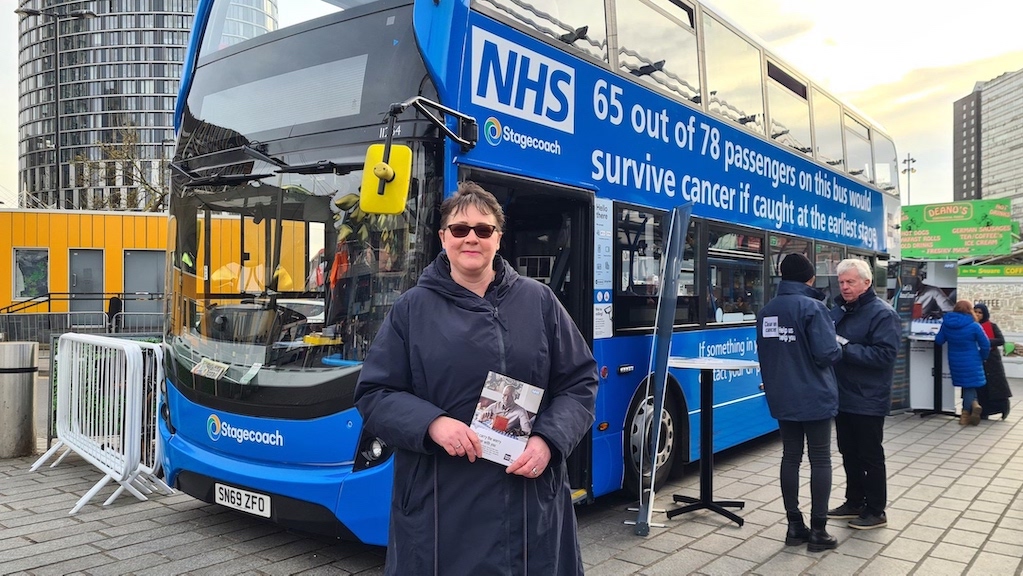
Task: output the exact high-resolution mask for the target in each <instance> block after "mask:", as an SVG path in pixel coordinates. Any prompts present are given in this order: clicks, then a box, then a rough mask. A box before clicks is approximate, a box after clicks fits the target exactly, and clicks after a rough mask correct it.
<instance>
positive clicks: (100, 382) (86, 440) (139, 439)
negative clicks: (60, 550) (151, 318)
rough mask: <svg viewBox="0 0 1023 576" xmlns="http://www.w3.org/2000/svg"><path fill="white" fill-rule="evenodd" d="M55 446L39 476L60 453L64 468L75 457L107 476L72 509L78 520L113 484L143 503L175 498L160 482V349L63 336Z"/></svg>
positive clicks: (99, 338) (40, 461)
mask: <svg viewBox="0 0 1023 576" xmlns="http://www.w3.org/2000/svg"><path fill="white" fill-rule="evenodd" d="M57 354H58V358H57V366H58V369H57V420H56V424H57V443H56V444H54V445H53V446H52V447H51V448H50V449H49V450H47V452H46V453H45V454H43V455H42V456H41V457H40V458H39V459H38V460H36V462H35V463H34V464H33V465H32V467H31V470H36V469H38V468H39V467H40V466H42V465H43V464H44V463H45V462H46V461H47V460H49V459H50V458H51V457H52V456H53V455H54V454H56V453H57V452H58V451H59V450H60V449H61V448H65V451H64V453H63V454H62V455H61V456H60V457H59V458H57V460H56V461H55V462H54V463H53V464H51V467H53V466H56V465H57V464H59V463H60V462H61V461H62V460H63V459H64V458H65V457H66V456H67V455H68V454H69V453H70V452H75V453H76V454H78V455H79V456H81V457H82V458H84V459H85V460H86V461H88V462H89V463H91V464H92V465H94V466H96V467H97V468H99V469H100V470H101V471H102V472H104V476H103V478H102V479H101V480H100V481H99V482H97V483H96V485H94V486H93V487H92V488H91V489H90V490H89V491H88V492H87V493H86V494H85V495H84V496H82V498H81V499H80V500H79V501H78V502H77V503H76V504H75V506H74V507H73V508H72V509H71V512H70V513H71V514H74V513H76V512H78V511H79V510H80V509H81V508H82V506H84V505H85V504H86V503H87V502H89V500H91V499H92V498H93V497H94V496H95V495H96V494H97V493H98V492H99V491H100V490H101V489H102V488H103V487H104V486H106V485H107V484H108V483H109V482H110V481H111V480H113V481H115V482H117V483H118V484H119V485H120V486H119V487H118V488H117V490H115V491H114V493H113V494H112V495H111V496H110V497H109V498H108V499H107V500H106V502H104V503H103V505H104V506H106V505H109V504H110V503H111V502H113V501H114V500H115V499H116V498H117V497H118V496H119V495H121V493H122V492H124V491H125V490H127V491H128V492H130V493H131V494H133V495H134V496H135V497H136V498H138V499H139V500H147V498H146V494H152V493H154V492H160V493H163V494H172V493H173V490H171V489H170V487H168V486H167V484H165V483H164V482H163V481H162V480H160V478H159V477H158V472H159V463H160V456H161V446H160V445H159V442H158V440H157V434H156V430H155V422H156V407H157V405H158V404H157V402H158V400H159V399H158V398H157V396H158V394H159V389H160V388H159V385H160V382H161V381H162V380H163V377H164V376H163V354H162V352H161V348H160V345H158V344H150V343H146V342H135V341H129V340H122V339H117V338H108V337H105V336H96V335H89V334H72V333H68V334H64V335H63V336H61V337H60V339H59V340H58V350H57Z"/></svg>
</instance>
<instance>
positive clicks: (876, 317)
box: [828, 258, 901, 530]
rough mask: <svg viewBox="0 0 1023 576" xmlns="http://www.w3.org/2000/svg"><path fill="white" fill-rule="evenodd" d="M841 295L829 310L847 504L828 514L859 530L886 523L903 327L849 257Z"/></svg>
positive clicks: (841, 266)
mask: <svg viewBox="0 0 1023 576" xmlns="http://www.w3.org/2000/svg"><path fill="white" fill-rule="evenodd" d="M837 272H838V286H839V289H840V290H841V295H840V296H838V297H837V298H835V303H836V306H835V307H834V308H832V309H831V317H832V319H834V321H835V332H837V333H838V336H839V337H840V338H839V342H841V343H842V360H841V361H839V363H838V364H836V365H835V376H837V377H838V416H836V417H835V431H836V434H837V436H838V451H839V452H841V454H842V466H843V468H845V475H846V486H845V503H843V504H842V505H841V506H839V507H838V508H833V509H831V510H828V516H829V517H831V518H851V520H850V521H849V527H851V528H856V529H859V530H870V529H872V528H881V527H883V526H885V525H887V524H888V518H887V516H885V513H884V510H885V506H886V504H887V500H888V491H887V484H886V470H885V462H884V447H883V446H882V443H883V441H884V418H885V416H887V415H888V412H889V410H890V408H891V397H892V376H893V375H894V372H895V356H896V354H897V353H898V351H899V340H900V336H901V324H900V322H899V317H898V315H897V314H896V313H895V310H894V309H893V308H892V307H891V306H889V305H888V303H887V302H885V301H884V300H881V299H880V298H878V297H877V294H876V293H875V292H874V290H873V289H872V288H871V273H870V267H869V266H868V265H867V263H866V262H865V261H863V260H859V259H857V258H847V259H845V260H842V261H841V262H839V263H838V268H837Z"/></svg>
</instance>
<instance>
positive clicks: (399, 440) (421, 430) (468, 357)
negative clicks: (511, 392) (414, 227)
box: [355, 254, 597, 576]
mask: <svg viewBox="0 0 1023 576" xmlns="http://www.w3.org/2000/svg"><path fill="white" fill-rule="evenodd" d="M494 264H495V269H496V271H497V277H496V278H495V280H494V282H493V283H492V284H491V285H490V287H489V288H488V289H487V292H486V294H485V297H483V298H481V297H479V296H478V295H477V294H475V293H473V292H471V291H470V290H468V289H466V288H464V287H462V286H460V285H459V284H457V283H456V282H455V281H454V280H452V278H451V268H450V263H449V262H448V260H447V257H446V256H445V255H443V254H442V255H440V256H439V257H438V258H437V259H436V260H435V261H434V262H433V263H432V264H431V265H430V266H429V267H427V269H426V270H425V271H424V273H423V275H422V276H421V277H420V279H419V282H418V284H417V286H416V287H414V288H412V289H411V290H409V291H408V292H406V293H405V294H403V295H402V296H401V297H400V298H398V300H397V301H396V302H395V304H394V307H393V309H392V310H391V311H390V313H389V314H388V316H387V318H386V320H385V321H384V324H383V326H382V327H381V329H380V331H379V332H378V334H377V336H376V339H375V340H374V341H373V345H372V347H371V348H370V351H369V354H368V356H367V358H366V362H365V364H364V365H363V368H362V375H361V377H360V380H359V384H358V386H357V387H356V391H355V398H356V405H357V406H358V408H359V412H360V413H361V414H362V416H363V419H364V421H365V426H366V429H367V430H368V431H370V432H371V433H373V434H375V435H377V436H379V437H380V438H382V439H383V440H384V441H386V442H387V443H388V444H389V445H390V446H392V447H394V448H395V457H394V458H395V460H394V466H395V469H394V490H393V494H392V498H391V524H390V533H389V535H388V548H387V561H386V568H385V572H386V573H387V574H394V575H397V574H401V575H407V574H435V575H449V574H488V575H504V574H507V575H516V576H518V575H523V574H533V575H537V576H539V575H554V574H566V575H567V574H571V575H576V574H582V573H583V565H582V560H581V557H580V553H579V543H578V539H577V536H576V520H575V512H574V510H573V509H572V501H571V494H570V487H569V484H568V474H567V468H566V466H565V458H566V457H567V456H568V454H569V453H571V451H572V450H573V448H575V446H576V444H578V443H579V441H580V440H581V439H582V438H583V436H584V435H585V434H586V431H587V430H589V428H590V426H592V424H593V420H594V404H595V397H596V392H597V374H596V364H595V362H594V360H593V355H592V354H591V352H590V349H589V346H588V345H587V343H586V341H585V340H584V339H583V337H582V335H581V334H580V333H579V330H578V329H577V328H576V326H575V324H574V323H573V322H572V319H571V318H570V317H569V315H568V313H567V312H566V311H565V309H564V308H563V307H562V306H561V304H560V303H559V302H558V300H557V298H556V297H555V295H554V293H553V292H552V291H551V290H550V288H548V287H547V286H545V285H543V284H541V283H539V282H536V281H534V280H532V279H529V278H524V277H521V276H519V274H518V273H517V272H516V271H515V270H514V269H513V268H512V267H511V266H510V265H509V264H508V263H507V262H505V261H504V259H502V258H501V257H500V256H498V257H497V258H495V260H494ZM491 370H493V371H495V372H499V373H501V374H505V375H507V376H510V377H512V378H515V379H518V380H522V381H524V382H527V383H530V384H532V385H534V386H538V387H541V388H544V389H545V390H546V391H545V393H544V397H543V401H542V403H541V405H540V410H539V412H538V413H537V415H536V420H535V423H534V425H533V430H532V434H534V435H538V436H541V437H542V438H543V439H544V440H546V441H547V444H548V446H549V447H550V449H551V462H550V464H549V465H548V466H547V467H546V468H545V469H544V471H543V473H542V474H541V475H540V476H539V477H538V478H525V477H522V476H517V475H509V474H506V473H505V471H504V470H505V466H502V465H499V464H496V463H494V462H490V461H488V460H482V459H477V460H476V462H474V463H470V462H469V461H468V460H467V459H466V458H464V457H461V458H459V457H453V456H449V455H448V454H447V453H446V452H445V451H444V450H443V449H442V448H440V447H439V446H437V444H435V443H434V442H433V441H432V440H431V439H430V437H429V435H428V433H427V429H428V428H429V425H430V423H431V422H433V420H434V419H436V418H437V417H438V416H442V415H447V416H450V417H452V418H456V419H458V420H461V421H462V422H465V423H466V424H468V423H469V422H470V421H471V420H472V416H473V411H474V409H475V407H476V404H477V401H478V400H479V397H480V392H481V390H482V388H483V383H484V380H485V379H486V376H487V372H489V371H491Z"/></svg>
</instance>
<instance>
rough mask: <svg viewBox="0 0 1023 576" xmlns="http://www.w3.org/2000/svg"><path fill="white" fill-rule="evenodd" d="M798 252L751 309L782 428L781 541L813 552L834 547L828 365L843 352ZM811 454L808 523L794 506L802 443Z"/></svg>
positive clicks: (832, 401)
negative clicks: (766, 297)
mask: <svg viewBox="0 0 1023 576" xmlns="http://www.w3.org/2000/svg"><path fill="white" fill-rule="evenodd" d="M815 276H816V274H815V271H814V267H813V264H812V263H811V262H810V260H809V259H808V258H807V257H806V256H804V255H803V254H800V253H793V254H789V255H788V256H786V257H785V259H784V260H782V262H781V284H779V285H778V293H777V295H775V297H774V298H772V299H771V301H770V302H768V303H767V305H766V306H764V307H763V308H762V309H761V310H760V313H758V314H757V354H758V357H759V358H760V374H761V376H762V377H763V380H764V395H765V396H766V397H767V405H768V407H769V408H770V410H771V416H774V417H775V418H776V419H777V420H778V428H779V430H780V431H781V441H782V457H781V473H780V474H781V493H782V500H783V502H784V504H785V516H786V518H787V519H788V531H787V532H786V534H785V545H787V546H795V545H798V544H802V543H804V542H805V543H807V549H808V550H809V551H811V552H820V551H823V550H829V549H832V548H835V546H837V544H838V542H837V541H836V540H835V538H834V537H833V536H831V535H830V534H828V532H827V529H826V528H827V522H828V515H827V514H828V497H829V496H830V495H831V419H832V418H834V417H835V414H837V413H838V383H837V382H836V380H835V373H834V371H833V370H832V368H831V366H832V365H833V364H834V363H835V362H838V360H839V359H841V358H842V349H841V347H840V346H839V344H838V340H837V338H836V337H835V326H834V323H833V322H832V321H831V318H830V317H829V316H828V309H827V307H826V306H825V305H824V302H823V300H824V297H825V295H824V293H823V292H821V291H820V290H817V289H816V288H814V287H813V283H814V278H815ZM804 441H805V443H806V448H807V455H808V456H809V458H810V528H809V529H808V528H807V527H806V524H804V522H803V514H802V512H801V511H800V510H799V466H800V464H801V463H802V460H803V443H804Z"/></svg>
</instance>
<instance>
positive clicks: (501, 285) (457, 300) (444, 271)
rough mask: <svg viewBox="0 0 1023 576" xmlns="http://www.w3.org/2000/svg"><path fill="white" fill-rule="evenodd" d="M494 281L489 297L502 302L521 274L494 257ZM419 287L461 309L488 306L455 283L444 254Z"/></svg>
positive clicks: (428, 271)
mask: <svg viewBox="0 0 1023 576" xmlns="http://www.w3.org/2000/svg"><path fill="white" fill-rule="evenodd" d="M494 271H495V272H496V273H497V274H496V275H495V276H494V281H493V282H492V283H491V284H490V286H489V287H487V297H488V298H489V297H491V295H493V297H494V298H496V299H498V300H500V299H501V298H502V297H503V296H504V295H505V294H507V293H508V290H509V289H510V288H511V285H512V284H513V283H515V281H516V280H518V279H519V273H518V272H516V271H515V269H514V268H513V267H512V266H511V264H509V263H508V261H507V260H505V259H504V258H502V257H501V256H495V257H494ZM417 286H420V287H422V288H426V289H427V290H430V291H433V292H436V293H437V294H440V295H441V296H443V297H444V298H445V299H447V300H450V301H451V302H453V303H454V304H455V305H456V306H458V307H459V308H463V309H465V310H476V309H483V308H486V305H485V303H484V301H483V299H481V298H480V297H479V296H478V295H476V294H475V293H473V292H472V291H471V290H469V289H468V288H466V287H464V286H462V285H461V284H459V283H458V282H455V280H454V278H452V277H451V260H449V259H448V255H447V254H444V253H443V252H442V253H441V254H440V255H439V256H437V258H436V259H435V260H434V261H433V262H432V263H430V265H429V266H427V267H426V270H424V271H423V274H422V276H420V277H419V282H417Z"/></svg>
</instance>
